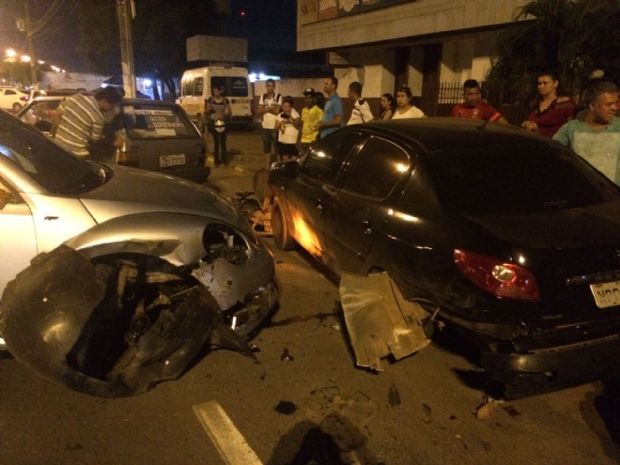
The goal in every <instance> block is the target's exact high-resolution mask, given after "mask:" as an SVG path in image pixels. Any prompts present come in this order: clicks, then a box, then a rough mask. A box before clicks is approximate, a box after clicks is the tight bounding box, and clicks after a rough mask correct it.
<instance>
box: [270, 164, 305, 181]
mask: <svg viewBox="0 0 620 465" xmlns="http://www.w3.org/2000/svg"><path fill="white" fill-rule="evenodd" d="M300 168H301V167H300V166H299V163H297V161H295V160H293V161H285V162H282V163H278V164H277V165H276V167H275V170H276V171H278V172H279V173H282V174H283V175H284V176H287V177H289V178H295V177H297V175H298V174H299V171H300Z"/></svg>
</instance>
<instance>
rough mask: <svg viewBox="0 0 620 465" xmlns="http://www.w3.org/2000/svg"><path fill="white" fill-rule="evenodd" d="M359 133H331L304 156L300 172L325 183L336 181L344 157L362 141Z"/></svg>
mask: <svg viewBox="0 0 620 465" xmlns="http://www.w3.org/2000/svg"><path fill="white" fill-rule="evenodd" d="M362 137H363V136H362V135H361V134H359V133H341V134H332V135H331V136H328V137H327V138H326V139H323V140H322V141H320V142H319V143H318V144H316V145H315V146H314V147H313V148H312V150H310V152H309V153H308V154H307V155H306V156H305V158H304V161H303V164H302V166H301V172H302V173H303V174H305V175H306V176H308V177H310V178H313V179H317V180H319V181H321V182H324V183H326V184H333V183H335V182H336V178H337V176H338V172H339V171H340V167H341V166H342V163H343V162H344V160H345V159H346V157H347V156H348V155H349V154H350V153H351V152H352V151H353V149H354V148H355V147H357V146H358V145H359V144H360V142H361V141H362Z"/></svg>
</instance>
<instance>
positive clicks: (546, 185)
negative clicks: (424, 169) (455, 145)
mask: <svg viewBox="0 0 620 465" xmlns="http://www.w3.org/2000/svg"><path fill="white" fill-rule="evenodd" d="M489 142H490V143H489V145H488V146H485V147H476V148H463V149H455V150H454V151H443V152H437V153H432V154H429V156H428V158H427V163H428V166H429V170H430V174H431V178H432V180H433V182H434V184H435V186H436V188H437V190H438V192H437V193H438V195H439V197H440V199H441V200H442V202H443V203H444V205H445V207H446V208H448V209H451V210H455V211H457V212H460V213H464V214H474V215H475V214H483V215H484V214H494V215H495V214H513V213H534V212H540V211H544V210H549V209H569V208H575V207H585V206H588V205H596V204H601V203H607V202H611V201H614V200H619V199H620V193H619V192H620V191H619V190H618V188H617V187H616V186H615V184H613V183H612V182H611V181H609V180H608V179H607V178H605V177H604V176H603V175H601V174H599V173H598V172H596V171H595V170H593V169H592V168H591V167H590V166H589V165H588V164H587V163H586V162H585V161H583V160H582V159H581V158H579V157H577V156H575V155H574V154H573V153H571V152H570V151H568V150H566V149H564V148H562V147H560V146H557V145H555V144H552V143H550V142H546V141H535V140H527V141H523V140H518V139H516V138H515V139H514V140H510V143H506V141H503V143H501V144H496V143H493V142H494V141H489Z"/></svg>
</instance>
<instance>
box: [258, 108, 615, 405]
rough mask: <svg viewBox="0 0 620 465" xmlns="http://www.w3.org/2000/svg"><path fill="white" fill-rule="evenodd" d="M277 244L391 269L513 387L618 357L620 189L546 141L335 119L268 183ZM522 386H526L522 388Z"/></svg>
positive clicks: (328, 260)
mask: <svg viewBox="0 0 620 465" xmlns="http://www.w3.org/2000/svg"><path fill="white" fill-rule="evenodd" d="M269 185H270V190H271V192H272V195H273V208H272V219H271V222H272V228H273V232H274V238H275V243H276V245H277V246H278V247H279V248H281V249H290V248H292V247H294V246H295V244H299V245H301V246H302V247H303V248H305V249H306V250H308V251H309V252H310V253H311V254H312V255H314V256H315V257H317V258H318V259H319V260H321V261H322V262H323V263H324V264H326V265H327V266H328V267H329V268H331V269H332V270H333V271H335V272H336V273H340V272H342V271H350V272H356V273H362V274H366V273H370V272H372V271H375V270H384V271H387V272H388V273H389V275H390V276H391V277H392V279H393V280H394V281H395V282H396V283H397V285H398V286H399V288H400V290H401V291H402V293H403V294H404V296H405V297H406V298H407V299H415V300H416V301H417V302H423V303H426V305H427V306H428V307H429V309H434V308H436V307H438V308H439V309H440V313H439V317H440V318H441V319H442V320H443V321H445V322H447V323H449V324H450V325H451V326H452V327H453V328H455V329H456V330H458V331H460V332H461V333H462V334H463V335H465V336H466V337H467V338H469V339H470V340H471V341H473V342H474V343H476V344H477V347H478V348H479V349H480V356H481V365H482V367H484V369H485V370H486V371H487V373H488V374H489V375H491V376H492V377H493V378H494V379H495V380H497V381H500V382H501V383H505V384H506V385H508V386H509V390H508V391H507V392H508V393H510V392H512V394H509V395H512V396H518V395H523V393H526V391H527V389H529V388H530V387H531V388H532V389H534V390H541V389H544V388H545V387H546V388H549V389H551V388H554V387H557V386H560V385H564V384H573V383H579V382H582V381H586V380H589V379H594V378H599V377H603V376H606V375H609V374H610V373H615V372H617V369H618V363H619V361H620V189H619V188H618V186H616V185H615V184H614V183H612V182H611V181H609V180H608V179H607V178H606V177H605V176H603V175H602V174H601V173H600V172H598V171H597V170H596V169H594V168H593V167H592V166H591V165H589V164H588V163H587V162H586V161H585V160H583V159H582V158H580V157H578V156H577V155H575V154H574V153H572V152H570V151H568V150H567V149H565V148H564V147H561V146H560V145H558V144H556V143H555V142H553V141H548V140H545V139H542V138H540V137H538V136H534V135H530V134H527V133H525V132H523V131H521V130H518V129H511V128H508V127H506V126H501V125H494V124H487V123H482V122H471V121H461V120H452V119H441V118H436V119H433V118H428V119H424V120H416V121H412V120H405V121H388V122H376V123H370V124H365V125H357V126H351V127H348V128H344V129H341V130H339V131H337V132H336V133H334V134H333V135H330V136H329V137H326V138H325V139H323V140H321V141H320V142H318V143H317V144H316V145H315V146H313V147H312V149H311V150H310V151H309V152H308V153H307V154H306V155H305V157H303V158H302V159H301V160H300V161H299V162H288V163H282V164H279V165H277V167H276V168H275V169H274V170H272V172H271V174H270V178H269ZM519 391H520V392H521V394H519Z"/></svg>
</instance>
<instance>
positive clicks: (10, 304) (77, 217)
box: [0, 112, 277, 396]
mask: <svg viewBox="0 0 620 465" xmlns="http://www.w3.org/2000/svg"><path fill="white" fill-rule="evenodd" d="M0 128H2V131H0V230H1V231H2V241H1V242H0V292H2V290H4V293H3V295H2V300H1V302H0V334H1V335H2V338H3V339H4V340H3V342H4V343H5V344H6V346H5V348H8V350H9V351H10V352H11V354H12V355H13V356H14V357H15V358H16V359H18V360H19V361H20V362H22V363H24V364H25V365H27V366H28V367H30V368H31V369H33V370H34V371H36V372H37V373H39V374H41V375H43V376H44V377H46V378H49V379H52V380H54V381H57V382H60V383H63V384H65V385H67V386H68V387H71V388H73V389H77V390H80V391H84V392H87V393H90V394H95V395H100V396H115V395H130V394H135V393H139V392H143V391H145V390H147V389H149V388H150V387H151V386H153V385H154V384H155V383H157V382H159V381H161V380H163V379H171V378H176V377H178V376H179V375H180V374H181V373H182V372H183V371H184V370H185V369H186V368H187V366H188V365H189V364H190V362H192V361H193V360H194V359H195V357H196V355H197V354H198V353H199V352H201V351H202V350H203V349H204V348H205V346H206V345H207V344H208V343H217V344H218V345H223V346H227V347H233V348H235V349H238V350H247V349H248V347H247V344H246V342H245V339H244V338H245V337H247V336H248V335H250V334H251V333H252V332H254V331H255V330H256V329H257V328H258V326H259V324H260V323H261V321H263V320H264V319H265V318H266V317H267V315H268V314H269V313H270V312H271V311H272V309H273V308H274V305H275V303H276V298H277V288H276V285H275V281H274V276H275V275H274V273H275V272H274V263H273V259H272V256H271V254H270V252H269V251H268V250H267V249H266V248H265V246H264V245H263V244H262V243H261V242H259V241H258V240H257V238H256V236H255V235H254V234H253V232H252V230H251V228H250V226H249V224H248V222H247V220H246V219H245V218H243V217H241V216H240V215H239V214H238V213H237V212H236V210H235V209H234V208H233V207H232V205H230V204H229V203H228V202H227V201H225V200H224V199H223V198H222V197H220V196H219V195H218V194H216V193H214V192H213V191H212V190H210V189H209V188H207V187H206V186H202V185H198V184H196V183H192V182H189V181H186V180H180V179H175V178H171V177H170V176H164V175H161V174H158V173H151V172H148V171H144V170H137V169H133V168H128V167H123V166H115V165H107V164H104V163H99V162H94V161H86V160H81V159H78V158H77V157H74V156H72V155H70V154H69V153H68V152H65V151H64V150H63V149H62V148H61V147H59V146H58V145H56V144H54V143H53V142H51V141H50V140H49V139H48V138H46V137H45V136H43V135H42V134H41V133H40V132H39V131H37V130H35V129H34V128H32V127H31V126H28V125H26V124H24V123H22V122H21V121H19V120H18V119H16V118H15V117H13V116H11V115H9V114H7V113H4V112H0ZM33 258H34V260H33ZM31 260H32V264H31V265H30V266H29V264H30V261H31ZM16 275H17V277H16ZM11 280H13V281H11ZM9 281H11V282H10V283H9V284H8V285H7V283H8V282H9ZM5 287H6V289H5Z"/></svg>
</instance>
